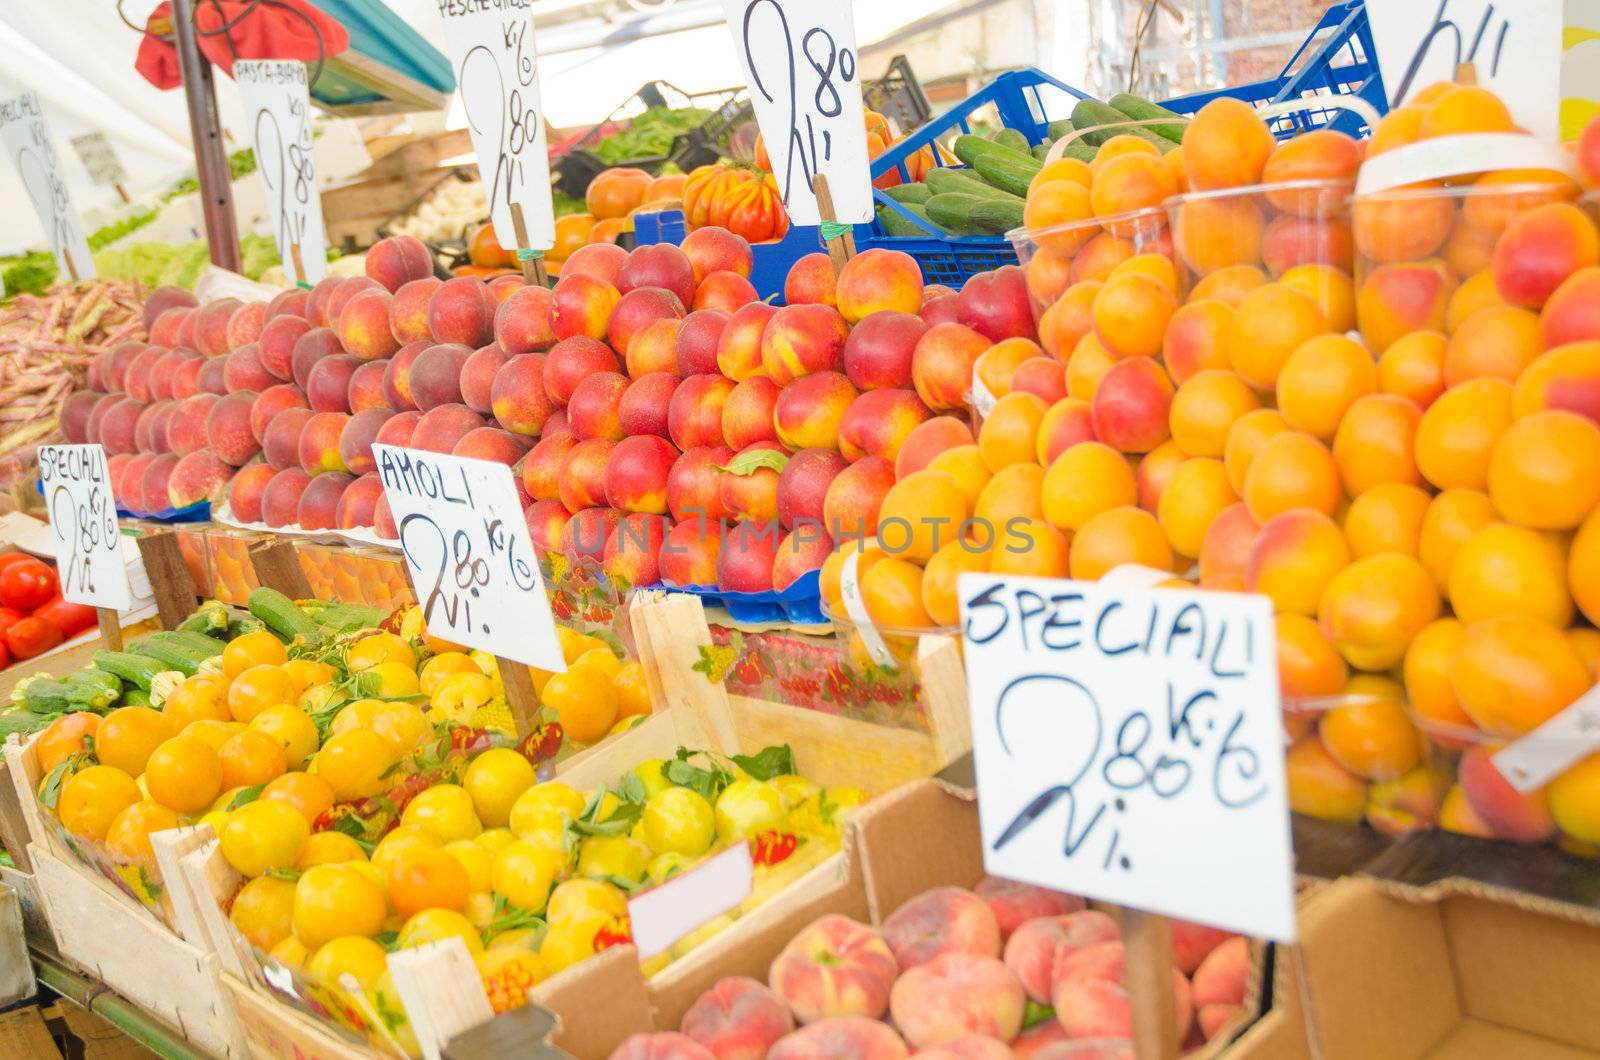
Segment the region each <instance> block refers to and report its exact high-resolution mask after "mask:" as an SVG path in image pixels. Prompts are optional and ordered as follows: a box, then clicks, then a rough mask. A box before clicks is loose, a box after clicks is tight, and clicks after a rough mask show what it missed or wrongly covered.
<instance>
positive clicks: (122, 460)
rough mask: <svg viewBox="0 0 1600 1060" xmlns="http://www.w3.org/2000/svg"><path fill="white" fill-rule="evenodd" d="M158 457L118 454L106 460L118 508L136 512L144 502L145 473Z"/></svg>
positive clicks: (144, 454) (107, 474)
mask: <svg viewBox="0 0 1600 1060" xmlns="http://www.w3.org/2000/svg"><path fill="white" fill-rule="evenodd" d="M158 455H160V454H157V453H137V454H135V453H118V454H117V455H116V456H112V457H107V458H106V479H107V481H108V482H110V484H111V497H112V499H113V500H115V501H116V502H117V507H118V508H122V509H126V510H128V511H134V510H136V509H137V508H138V507H139V505H140V504H141V503H142V502H143V500H144V498H143V496H142V495H141V491H140V485H141V483H142V482H143V480H144V471H145V468H147V467H149V466H150V464H151V463H152V462H153V461H154V460H155V458H156V457H157V456H158Z"/></svg>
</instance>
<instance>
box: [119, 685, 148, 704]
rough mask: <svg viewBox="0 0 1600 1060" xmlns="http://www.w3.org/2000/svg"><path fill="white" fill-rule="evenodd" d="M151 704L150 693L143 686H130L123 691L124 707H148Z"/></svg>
mask: <svg viewBox="0 0 1600 1060" xmlns="http://www.w3.org/2000/svg"><path fill="white" fill-rule="evenodd" d="M149 705H150V693H149V692H147V691H145V690H144V689H142V688H130V689H128V690H127V691H126V692H124V693H122V706H124V707H148V706H149Z"/></svg>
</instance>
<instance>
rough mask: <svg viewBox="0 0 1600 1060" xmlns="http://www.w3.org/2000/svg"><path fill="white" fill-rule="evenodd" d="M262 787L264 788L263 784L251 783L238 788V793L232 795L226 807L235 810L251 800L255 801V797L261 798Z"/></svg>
mask: <svg viewBox="0 0 1600 1060" xmlns="http://www.w3.org/2000/svg"><path fill="white" fill-rule="evenodd" d="M264 788H266V785H265V784H252V785H251V786H250V787H248V788H240V789H239V791H238V793H237V794H236V795H234V797H233V799H232V800H231V801H230V802H229V803H228V809H229V810H237V809H238V808H239V807H241V806H246V805H249V804H250V803H252V802H255V801H256V800H257V799H259V798H261V792H262V790H263V789H264Z"/></svg>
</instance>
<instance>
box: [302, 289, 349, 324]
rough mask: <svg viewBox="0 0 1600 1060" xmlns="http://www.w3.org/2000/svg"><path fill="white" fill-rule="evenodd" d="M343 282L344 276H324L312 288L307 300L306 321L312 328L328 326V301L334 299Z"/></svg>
mask: <svg viewBox="0 0 1600 1060" xmlns="http://www.w3.org/2000/svg"><path fill="white" fill-rule="evenodd" d="M343 282H344V277H342V276H324V277H323V278H322V279H320V280H318V281H317V285H316V286H315V287H313V288H311V293H310V295H308V296H307V298H306V320H307V321H309V322H310V324H311V326H312V327H314V328H322V327H327V326H328V299H329V298H331V297H333V292H334V290H335V289H336V288H337V287H338V286H339V285H340V284H341V283H343Z"/></svg>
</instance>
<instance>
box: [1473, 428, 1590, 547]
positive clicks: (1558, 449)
mask: <svg viewBox="0 0 1600 1060" xmlns="http://www.w3.org/2000/svg"><path fill="white" fill-rule="evenodd" d="M1488 479H1489V481H1488V485H1489V499H1490V500H1491V501H1492V502H1493V503H1494V506H1495V510H1496V511H1498V512H1499V513H1500V517H1501V518H1502V519H1505V520H1507V521H1510V522H1514V523H1517V524H1519V525H1521V526H1528V527H1532V528H1534V529H1536V530H1572V529H1575V528H1576V527H1577V526H1578V525H1579V524H1580V523H1582V522H1583V521H1584V519H1585V518H1586V517H1587V516H1588V515H1589V513H1590V512H1591V511H1593V510H1594V508H1595V505H1596V504H1597V503H1600V426H1596V425H1595V422H1594V421H1593V420H1591V419H1588V418H1587V417H1584V416H1580V415H1578V414H1577V413H1575V412H1561V411H1549V412H1536V413H1533V414H1532V415H1530V416H1526V417H1524V418H1522V419H1519V420H1517V421H1516V422H1514V423H1512V424H1511V426H1509V427H1508V428H1506V431H1505V433H1504V434H1502V435H1501V436H1500V438H1499V440H1498V441H1496V442H1495V445H1494V450H1493V451H1492V452H1491V454H1490V457H1489V475H1488Z"/></svg>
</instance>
